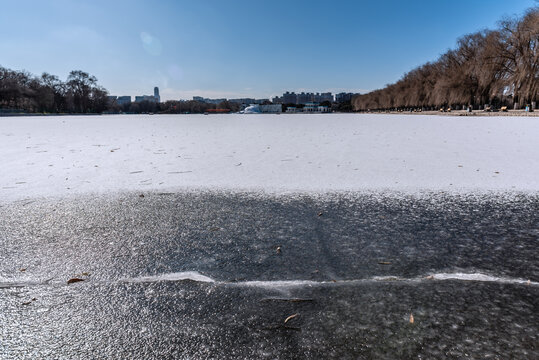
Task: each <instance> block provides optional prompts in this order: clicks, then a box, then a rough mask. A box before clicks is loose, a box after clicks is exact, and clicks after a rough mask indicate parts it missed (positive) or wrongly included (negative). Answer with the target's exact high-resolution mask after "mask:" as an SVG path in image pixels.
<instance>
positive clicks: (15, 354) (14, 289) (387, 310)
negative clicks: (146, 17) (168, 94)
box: [0, 114, 539, 359]
mask: <svg viewBox="0 0 539 360" xmlns="http://www.w3.org/2000/svg"><path fill="white" fill-rule="evenodd" d="M538 123H539V118H523V117H517V118H509V117H499V118H498V117H477V118H470V117H436V116H395V115H391V116H384V115H355V114H354V115H336V114H334V115H312V116H311V115H267V116H266V115H262V116H258V115H224V116H220V115H217V116H213V115H211V116H203V115H193V116H184V115H181V116H80V117H70V116H65V117H19V118H0V156H1V159H2V162H1V166H2V175H1V176H0V259H2V261H1V262H0V308H1V309H2V311H1V312H0V340H1V342H0V358H2V359H35V358H69V359H71V358H93V357H99V358H110V359H117V358H130V359H163V358H174V359H210V358H222V359H228V358H235V359H319V358H331V359H373V358H375V359H408V358H425V359H431V358H467V357H469V358H494V359H496V358H500V359H506V358H522V359H528V358H538V357H539V347H538V345H537V344H538V343H539V338H538V334H539V326H538V324H539V313H538V312H537V308H538V307H539V300H538V299H539V262H538V260H537V250H536V249H537V245H538V244H539V180H538V179H539V164H538V159H539V146H537V135H538V134H539V125H538ZM75 278H76V279H80V280H82V281H78V282H75V283H68V280H70V279H75Z"/></svg>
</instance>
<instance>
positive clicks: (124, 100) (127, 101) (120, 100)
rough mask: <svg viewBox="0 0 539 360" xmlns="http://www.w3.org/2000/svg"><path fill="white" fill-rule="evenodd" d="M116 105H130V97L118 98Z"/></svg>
mask: <svg viewBox="0 0 539 360" xmlns="http://www.w3.org/2000/svg"><path fill="white" fill-rule="evenodd" d="M116 103H117V104H118V105H124V104H131V96H118V98H117V99H116Z"/></svg>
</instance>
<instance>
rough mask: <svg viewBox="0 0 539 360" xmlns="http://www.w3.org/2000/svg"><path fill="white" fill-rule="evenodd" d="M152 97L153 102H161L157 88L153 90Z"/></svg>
mask: <svg viewBox="0 0 539 360" xmlns="http://www.w3.org/2000/svg"><path fill="white" fill-rule="evenodd" d="M153 97H154V98H155V102H158V103H160V102H161V97H160V96H159V88H158V87H157V86H156V87H154V88H153Z"/></svg>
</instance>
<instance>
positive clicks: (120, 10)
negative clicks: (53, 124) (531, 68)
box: [0, 0, 538, 100]
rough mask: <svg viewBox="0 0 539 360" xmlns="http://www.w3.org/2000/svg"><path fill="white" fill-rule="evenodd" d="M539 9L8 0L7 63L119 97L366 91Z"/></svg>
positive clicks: (0, 56) (444, 1) (513, 0)
mask: <svg viewBox="0 0 539 360" xmlns="http://www.w3.org/2000/svg"><path fill="white" fill-rule="evenodd" d="M537 4H538V2H536V1H534V0H475V1H474V0H421V1H419V0H418V1H413V0H409V1H403V0H395V1H389V0H371V1H360V0H355V1H354V0H351V1H329V0H325V1H318V0H308V1H299V0H288V1H281V0H272V1H261V0H260V1H257V0H255V1H252V0H251V1H243V0H237V1H236V0H230V1H225V0H215V1H203V0H196V1H195V0H188V1H180V0H177V1H173V0H170V1H165V0H162V1H142V0H131V1H113V0H108V1H102V0H48V1H47V0H35V1H26V0H0V34H1V36H0V65H1V66H4V67H7V68H11V69H17V70H22V69H24V70H27V71H29V72H31V73H34V74H36V75H39V74H41V73H42V72H49V73H52V74H55V75H58V76H59V77H60V78H61V79H65V78H66V76H67V75H68V73H69V71H70V70H75V69H80V70H84V71H87V72H89V73H90V74H92V75H95V76H96V77H97V78H98V80H99V83H100V84H101V85H102V86H104V87H105V88H107V89H108V90H109V92H110V93H111V94H114V95H132V96H134V95H141V94H151V93H152V91H153V87H154V86H159V88H160V89H161V98H162V99H163V100H168V99H190V98H191V97H192V96H193V95H201V96H205V97H227V98H233V97H244V96H249V97H257V98H267V97H270V96H274V95H279V94H281V93H282V92H283V91H286V90H290V91H315V92H322V91H332V92H333V93H336V92H340V91H351V92H366V91H368V90H373V89H376V88H380V87H383V86H384V85H385V84H388V83H392V82H394V81H396V80H398V79H399V78H400V77H401V76H402V75H403V74H404V73H405V72H407V71H409V70H411V69H412V68H414V67H416V66H418V65H420V64H422V63H425V62H427V61H431V60H435V59H436V58H437V57H438V56H439V55H440V54H441V53H443V52H445V51H446V50H447V49H448V48H452V47H454V46H455V42H456V39H457V38H458V37H459V36H462V35H464V34H467V33H470V32H475V31H478V30H481V29H485V28H494V27H495V26H496V23H497V21H498V20H500V19H501V18H502V17H503V16H507V15H509V16H513V15H521V14H522V12H523V11H524V10H525V9H527V8H529V7H532V6H537Z"/></svg>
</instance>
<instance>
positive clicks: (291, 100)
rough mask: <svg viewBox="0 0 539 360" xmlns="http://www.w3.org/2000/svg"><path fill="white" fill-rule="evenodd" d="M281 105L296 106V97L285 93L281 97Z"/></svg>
mask: <svg viewBox="0 0 539 360" xmlns="http://www.w3.org/2000/svg"><path fill="white" fill-rule="evenodd" d="M282 103H283V104H297V103H298V97H297V95H296V94H295V93H294V92H288V91H287V92H285V93H284V94H283V97H282Z"/></svg>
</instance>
